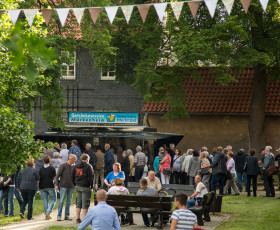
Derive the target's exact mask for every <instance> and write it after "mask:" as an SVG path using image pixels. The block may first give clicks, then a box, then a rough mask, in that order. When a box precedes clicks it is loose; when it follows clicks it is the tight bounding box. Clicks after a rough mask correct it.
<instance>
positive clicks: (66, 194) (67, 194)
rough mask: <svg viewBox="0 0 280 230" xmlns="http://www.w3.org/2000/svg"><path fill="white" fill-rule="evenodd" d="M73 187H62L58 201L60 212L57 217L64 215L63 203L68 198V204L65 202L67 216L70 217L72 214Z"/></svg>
mask: <svg viewBox="0 0 280 230" xmlns="http://www.w3.org/2000/svg"><path fill="white" fill-rule="evenodd" d="M73 191H74V187H73V188H62V187H60V199H59V203H58V214H57V217H61V215H62V208H63V203H64V200H65V198H66V204H65V217H69V215H70V205H71V201H72V197H73Z"/></svg>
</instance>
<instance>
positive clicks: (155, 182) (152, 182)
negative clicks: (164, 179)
mask: <svg viewBox="0 0 280 230" xmlns="http://www.w3.org/2000/svg"><path fill="white" fill-rule="evenodd" d="M146 180H147V181H148V186H152V187H154V189H156V190H157V191H159V190H161V183H160V180H159V179H158V178H157V177H155V172H154V171H149V172H148V177H146Z"/></svg>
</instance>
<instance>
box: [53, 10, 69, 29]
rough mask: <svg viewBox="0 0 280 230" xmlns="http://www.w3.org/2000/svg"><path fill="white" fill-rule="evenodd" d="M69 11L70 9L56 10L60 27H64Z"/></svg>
mask: <svg viewBox="0 0 280 230" xmlns="http://www.w3.org/2000/svg"><path fill="white" fill-rule="evenodd" d="M69 10H70V9H68V8H61V9H56V12H57V14H58V17H59V20H60V23H61V25H62V27H64V25H65V22H66V19H67V16H68V13H69Z"/></svg>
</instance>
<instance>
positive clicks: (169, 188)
mask: <svg viewBox="0 0 280 230" xmlns="http://www.w3.org/2000/svg"><path fill="white" fill-rule="evenodd" d="M139 188H140V185H139V183H138V182H128V184H127V189H128V191H129V192H130V193H134V194H136V193H137V191H138V190H139ZM162 188H163V189H164V190H165V191H166V192H167V193H168V194H169V195H174V191H175V193H179V192H182V193H185V194H187V195H188V196H190V195H192V194H193V193H194V186H193V185H184V184H163V185H162Z"/></svg>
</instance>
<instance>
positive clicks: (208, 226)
mask: <svg viewBox="0 0 280 230" xmlns="http://www.w3.org/2000/svg"><path fill="white" fill-rule="evenodd" d="M93 205H94V204H93V202H92V203H91V207H93ZM63 210H64V209H63ZM70 213H71V217H73V220H72V221H66V220H63V221H57V220H56V216H57V209H56V210H54V211H53V212H52V214H51V217H52V218H53V219H51V220H45V214H40V215H37V216H34V220H26V219H24V220H22V221H19V222H17V223H14V224H10V225H6V226H4V227H2V228H0V229H5V230H33V229H34V230H35V229H36V230H38V229H47V228H49V227H51V226H64V227H78V224H76V218H74V216H75V205H71V208H70ZM230 217H231V216H230V215H228V214H221V213H215V215H211V222H205V225H204V226H203V228H204V229H205V230H212V229H215V228H216V227H217V226H219V225H220V224H221V223H222V222H223V221H225V220H228V219H229V218H230ZM133 219H134V222H135V223H136V225H133V226H131V225H130V226H129V225H125V226H122V229H125V230H137V229H147V227H145V226H144V223H143V220H142V216H141V215H140V214H134V215H133ZM169 228H170V224H167V225H166V226H165V227H164V229H169ZM149 229H157V228H156V227H155V228H149Z"/></svg>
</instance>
